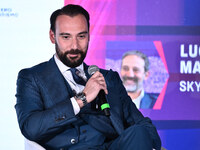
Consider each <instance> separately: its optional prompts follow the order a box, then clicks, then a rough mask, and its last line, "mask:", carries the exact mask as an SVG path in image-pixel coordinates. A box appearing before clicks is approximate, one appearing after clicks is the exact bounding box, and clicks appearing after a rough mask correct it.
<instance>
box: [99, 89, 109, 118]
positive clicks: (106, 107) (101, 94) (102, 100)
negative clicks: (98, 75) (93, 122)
mask: <svg viewBox="0 0 200 150" xmlns="http://www.w3.org/2000/svg"><path fill="white" fill-rule="evenodd" d="M98 96H99V100H100V104H101V110H103V111H104V113H105V115H106V116H110V106H109V104H108V102H107V100H106V96H105V92H104V90H100V91H99V94H98Z"/></svg>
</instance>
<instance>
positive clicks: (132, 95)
mask: <svg viewBox="0 0 200 150" xmlns="http://www.w3.org/2000/svg"><path fill="white" fill-rule="evenodd" d="M141 91H142V90H138V91H136V92H128V95H129V96H130V97H131V99H132V100H133V99H136V98H137V97H138V96H140V94H141Z"/></svg>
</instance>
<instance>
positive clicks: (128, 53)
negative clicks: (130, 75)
mask: <svg viewBox="0 0 200 150" xmlns="http://www.w3.org/2000/svg"><path fill="white" fill-rule="evenodd" d="M129 55H136V56H138V57H140V58H142V59H143V60H144V70H145V72H147V71H149V66H150V63H149V59H148V57H147V56H146V55H145V54H144V53H142V52H140V51H137V50H133V51H127V52H125V53H124V54H123V56H122V60H123V59H124V58H125V57H126V56H129Z"/></svg>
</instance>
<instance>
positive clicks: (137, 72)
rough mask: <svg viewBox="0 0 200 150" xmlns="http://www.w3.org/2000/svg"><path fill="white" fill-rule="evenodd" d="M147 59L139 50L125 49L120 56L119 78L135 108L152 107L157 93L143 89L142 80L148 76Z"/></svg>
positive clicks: (148, 64)
mask: <svg viewBox="0 0 200 150" xmlns="http://www.w3.org/2000/svg"><path fill="white" fill-rule="evenodd" d="M149 66H150V63H149V59H148V57H147V56H146V55H145V54H144V53H142V52H140V51H127V52H125V53H124V54H123V56H122V62H121V70H120V74H121V78H122V81H123V84H124V86H125V88H126V90H127V92H128V95H129V96H130V97H131V99H132V101H133V102H134V103H135V105H136V107H137V108H142V109H151V108H153V106H154V104H155V102H156V100H157V98H158V95H159V93H147V92H145V91H144V81H145V80H147V79H148V77H149Z"/></svg>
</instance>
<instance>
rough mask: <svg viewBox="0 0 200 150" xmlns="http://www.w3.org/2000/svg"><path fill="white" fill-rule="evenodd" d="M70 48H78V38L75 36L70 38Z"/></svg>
mask: <svg viewBox="0 0 200 150" xmlns="http://www.w3.org/2000/svg"><path fill="white" fill-rule="evenodd" d="M72 49H78V40H77V39H76V38H73V39H72Z"/></svg>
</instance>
